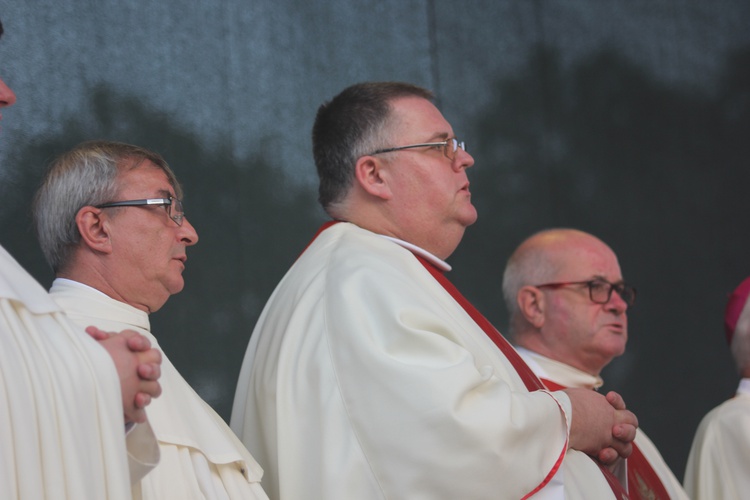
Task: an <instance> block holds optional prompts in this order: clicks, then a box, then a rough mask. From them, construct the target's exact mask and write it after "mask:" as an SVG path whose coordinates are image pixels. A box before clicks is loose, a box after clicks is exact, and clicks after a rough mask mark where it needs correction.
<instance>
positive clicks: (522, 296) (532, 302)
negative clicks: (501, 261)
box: [516, 285, 546, 329]
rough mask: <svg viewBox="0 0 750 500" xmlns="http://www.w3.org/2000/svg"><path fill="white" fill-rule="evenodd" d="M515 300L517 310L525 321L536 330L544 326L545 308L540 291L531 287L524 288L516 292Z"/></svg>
mask: <svg viewBox="0 0 750 500" xmlns="http://www.w3.org/2000/svg"><path fill="white" fill-rule="evenodd" d="M516 300H517V302H518V310H519V311H520V312H521V315H522V316H523V317H524V318H525V319H526V321H527V322H529V323H530V324H532V325H534V327H535V328H537V329H538V328H541V327H542V326H543V325H544V313H545V306H546V304H545V302H544V294H543V293H542V291H541V290H539V289H538V288H536V287H533V286H528V285H527V286H524V287H522V288H521V289H520V290H519V291H518V295H517V296H516Z"/></svg>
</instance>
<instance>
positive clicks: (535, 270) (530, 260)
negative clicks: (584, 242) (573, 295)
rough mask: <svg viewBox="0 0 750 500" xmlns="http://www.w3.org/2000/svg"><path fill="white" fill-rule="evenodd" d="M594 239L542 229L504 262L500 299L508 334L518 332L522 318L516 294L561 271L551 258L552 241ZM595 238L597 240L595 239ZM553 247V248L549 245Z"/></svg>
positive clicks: (558, 229) (577, 231)
mask: <svg viewBox="0 0 750 500" xmlns="http://www.w3.org/2000/svg"><path fill="white" fill-rule="evenodd" d="M576 234H579V235H585V236H588V237H591V238H594V236H592V235H589V234H587V233H584V232H582V231H579V230H577V229H570V228H552V229H544V230H542V231H539V232H537V233H534V234H532V235H531V236H529V237H528V238H526V239H525V240H524V241H523V243H521V244H520V245H519V246H518V248H516V250H515V251H514V252H513V254H512V255H511V256H510V258H509V259H508V262H507V264H506V265H505V271H504V273H503V299H504V301H505V307H506V308H507V310H508V314H510V322H509V328H508V334H509V335H510V336H515V335H516V334H517V333H520V332H519V331H518V330H519V326H520V325H521V323H520V319H521V317H522V315H521V311H520V309H519V308H518V292H519V290H521V288H523V287H525V286H529V285H530V286H536V285H541V284H542V283H545V282H548V281H550V280H553V279H555V277H556V276H558V275H559V273H560V272H561V271H562V269H561V265H562V264H561V263H560V262H559V259H555V258H553V256H554V250H553V248H555V249H556V248H557V246H556V245H555V243H552V241H555V240H559V238H560V237H563V238H569V237H570V236H572V235H576ZM597 239H598V238H597ZM550 245H555V246H550Z"/></svg>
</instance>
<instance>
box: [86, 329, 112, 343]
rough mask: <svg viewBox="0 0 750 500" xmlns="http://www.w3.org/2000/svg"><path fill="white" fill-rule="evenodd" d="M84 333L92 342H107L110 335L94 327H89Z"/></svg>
mask: <svg viewBox="0 0 750 500" xmlns="http://www.w3.org/2000/svg"><path fill="white" fill-rule="evenodd" d="M85 331H86V333H88V334H89V336H90V337H91V338H92V339H94V340H107V339H108V338H109V337H110V336H111V335H112V334H111V333H109V332H105V331H104V330H100V329H99V328H97V327H95V326H89V327H87V328H86V330H85Z"/></svg>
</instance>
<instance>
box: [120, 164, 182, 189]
mask: <svg viewBox="0 0 750 500" xmlns="http://www.w3.org/2000/svg"><path fill="white" fill-rule="evenodd" d="M118 170H119V173H118V175H117V184H118V187H119V190H120V191H125V190H127V189H130V188H136V189H138V188H143V187H146V185H148V187H150V188H151V189H155V192H159V193H162V194H165V195H169V196H174V187H173V186H172V185H171V184H170V183H169V177H168V176H167V173H166V172H165V171H164V169H162V168H160V167H158V166H157V165H155V164H154V163H153V162H152V161H151V160H147V159H145V160H142V161H137V160H136V161H132V160H131V161H128V162H126V163H122V164H120V165H118Z"/></svg>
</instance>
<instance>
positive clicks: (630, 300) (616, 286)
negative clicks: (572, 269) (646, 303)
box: [534, 279, 636, 306]
mask: <svg viewBox="0 0 750 500" xmlns="http://www.w3.org/2000/svg"><path fill="white" fill-rule="evenodd" d="M602 284H606V285H608V286H609V289H608V290H607V300H605V301H604V302H602V301H600V300H594V286H595V285H602ZM569 285H586V286H587V287H588V289H589V299H591V302H593V303H594V304H606V303H608V302H609V301H610V300H612V291H613V290H614V291H616V292H617V294H618V295H619V296H620V298H621V299H622V300H624V301H625V303H626V304H627V305H628V306H632V305H633V304H635V296H636V289H635V287H633V286H631V285H628V284H626V283H610V282H609V281H605V280H601V279H597V280H587V281H563V282H560V283H544V284H541V285H534V287H535V288H553V289H554V288H562V287H564V286H569ZM623 293H624V294H625V296H623ZM626 296H627V298H626Z"/></svg>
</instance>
